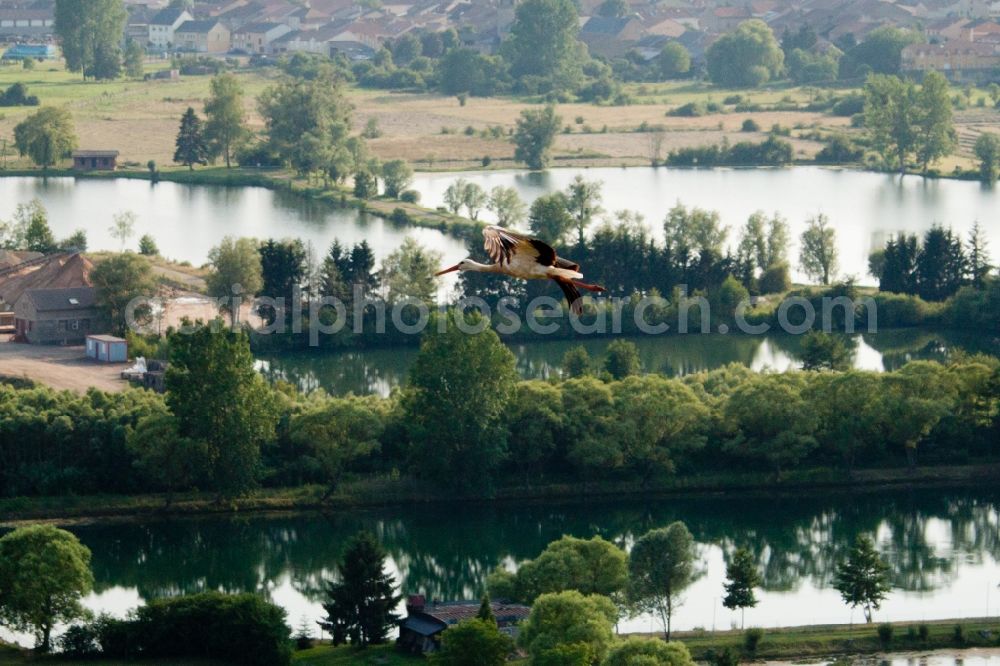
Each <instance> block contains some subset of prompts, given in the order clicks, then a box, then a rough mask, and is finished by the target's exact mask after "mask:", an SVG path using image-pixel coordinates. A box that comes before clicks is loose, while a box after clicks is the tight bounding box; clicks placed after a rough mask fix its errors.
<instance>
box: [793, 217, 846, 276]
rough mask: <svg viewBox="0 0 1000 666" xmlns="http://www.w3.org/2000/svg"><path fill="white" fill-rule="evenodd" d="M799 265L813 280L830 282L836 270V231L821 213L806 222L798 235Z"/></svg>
mask: <svg viewBox="0 0 1000 666" xmlns="http://www.w3.org/2000/svg"><path fill="white" fill-rule="evenodd" d="M800 244H801V247H800V249H799V266H800V267H801V268H802V270H803V272H805V274H806V275H808V276H809V277H810V278H812V279H813V280H818V281H819V282H821V283H822V284H830V279H831V278H832V277H833V276H834V274H836V272H837V232H836V230H835V229H834V228H833V227H831V226H829V221H828V220H827V217H826V215H823V214H822V213H821V214H819V215H817V216H816V217H814V218H812V219H810V220H809V221H808V222H807V223H806V230H805V231H803V232H802V236H801V237H800Z"/></svg>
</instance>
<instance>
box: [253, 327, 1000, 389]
mask: <svg viewBox="0 0 1000 666" xmlns="http://www.w3.org/2000/svg"><path fill="white" fill-rule="evenodd" d="M629 339H630V340H631V341H632V342H634V343H635V344H636V346H637V347H638V348H639V356H640V358H641V360H642V367H643V369H644V370H645V371H647V372H662V373H665V374H667V375H670V376H672V377H676V376H683V375H687V374H691V373H694V372H702V371H706V370H713V369H715V368H719V367H722V366H724V365H727V364H729V363H740V364H742V365H745V366H747V367H749V368H753V369H754V370H765V369H772V370H779V371H781V370H788V369H793V368H798V367H801V359H800V353H801V348H800V345H801V338H800V337H798V336H793V335H761V336H757V335H718V334H712V335H669V336H660V337H636V338H629ZM610 341H611V338H584V339H581V340H558V341H556V340H554V341H551V342H530V343H519V344H512V345H511V350H512V351H513V352H514V354H515V356H516V357H517V366H518V370H519V371H520V373H521V376H522V377H525V378H538V379H545V378H548V377H552V376H556V375H558V372H559V368H560V366H561V364H562V357H563V354H565V353H566V351H567V350H568V349H570V348H571V347H574V346H576V345H579V344H582V345H583V346H584V347H585V348H586V349H587V351H588V352H589V353H590V355H591V357H593V358H595V359H597V360H598V361H600V358H601V357H602V356H603V354H604V350H605V348H606V347H607V345H608V343H609V342H610ZM854 341H855V342H856V345H857V346H856V351H855V354H854V359H853V362H854V367H856V368H859V369H865V370H876V371H884V370H893V369H896V368H898V367H900V366H901V365H903V364H904V363H906V362H907V361H910V360H913V359H932V360H944V359H946V358H947V357H948V355H949V354H951V353H953V352H954V351H957V350H965V351H969V352H987V353H991V354H1000V340H997V339H993V338H989V337H986V336H974V335H962V334H958V333H953V332H929V331H920V330H916V329H898V330H889V331H882V332H880V333H877V334H866V335H863V336H862V335H856V336H854ZM416 355H417V349H416V348H395V349H371V350H365V351H350V352H332V353H331V352H301V353H291V354H281V355H270V356H263V357H261V359H260V361H261V363H260V367H261V369H262V370H263V372H264V374H265V375H266V376H268V377H269V378H271V379H274V380H277V379H284V380H286V381H290V382H292V383H294V384H296V385H298V386H299V387H300V388H301V389H303V390H306V391H309V390H312V389H316V388H323V389H324V390H326V391H327V392H328V393H335V394H337V393H347V392H353V393H357V394H366V393H377V394H381V395H388V394H389V392H390V391H391V390H392V389H393V388H395V387H397V386H399V385H400V384H402V383H404V382H405V381H406V373H407V371H408V370H409V368H410V365H411V364H412V363H413V361H414V359H415V358H416Z"/></svg>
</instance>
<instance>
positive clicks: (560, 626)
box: [517, 590, 618, 664]
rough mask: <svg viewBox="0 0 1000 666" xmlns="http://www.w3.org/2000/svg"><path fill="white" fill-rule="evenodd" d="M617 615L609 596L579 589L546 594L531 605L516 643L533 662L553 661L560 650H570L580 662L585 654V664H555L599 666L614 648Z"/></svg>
mask: <svg viewBox="0 0 1000 666" xmlns="http://www.w3.org/2000/svg"><path fill="white" fill-rule="evenodd" d="M617 616H618V611H617V609H615V606H614V604H613V603H611V600H609V599H608V598H607V597H602V596H599V595H596V594H593V595H590V596H584V595H583V594H580V593H579V592H577V591H576V590H568V591H565V592H555V593H551V594H543V595H542V596H540V597H538V599H536V600H535V603H534V604H532V606H531V614H530V615H529V616H528V619H527V620H525V621H524V623H523V624H522V625H521V627H520V631H519V632H518V637H517V641H518V644H519V645H520V646H521V647H523V648H524V649H525V650H526V651H527V652H528V654H529V655H531V657H532V659H533V660H539V661H541V660H544V659H546V658H547V657H548V658H552V657H553V656H554V655H553V653H558V652H560V651H562V652H563V653H564V654H565V649H566V648H570V649H571V650H572V652H573V653H575V654H576V655H578V656H577V658H578V659H579V655H585V658H586V661H583V662H579V661H570V662H556V661H553V662H552V663H573V664H576V663H598V662H600V661H601V660H602V659H603V658H604V657H605V655H606V654H607V652H608V649H609V648H610V647H611V644H612V633H611V632H612V626H613V624H614V622H615V620H616V619H617ZM543 663H544V662H543Z"/></svg>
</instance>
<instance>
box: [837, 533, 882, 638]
mask: <svg viewBox="0 0 1000 666" xmlns="http://www.w3.org/2000/svg"><path fill="white" fill-rule="evenodd" d="M833 586H834V587H835V588H836V589H837V591H838V592H840V596H841V597H842V598H843V599H844V603H846V604H848V605H849V606H851V607H852V608H856V607H858V606H861V607H862V609H863V610H864V614H865V622H867V623H869V624H870V623H871V621H872V612H873V611H877V610H878V609H879V608H880V607H881V606H882V602H883V601H884V600H885V598H886V597H887V596H889V591H890V590H891V589H892V585H891V584H890V582H889V565H888V564H886V562H885V560H883V559H882V558H881V557H880V556H879V554H878V551H877V550H875V542H874V541H872V539H871V537H869V536H866V535H864V534H859V535H858V538H857V540H856V541H855V543H854V548H852V549H851V552H850V555H848V557H847V560H846V561H845V562H843V563H842V564H841V565H840V566H839V567H838V568H837V576H836V579H835V581H834V584H833Z"/></svg>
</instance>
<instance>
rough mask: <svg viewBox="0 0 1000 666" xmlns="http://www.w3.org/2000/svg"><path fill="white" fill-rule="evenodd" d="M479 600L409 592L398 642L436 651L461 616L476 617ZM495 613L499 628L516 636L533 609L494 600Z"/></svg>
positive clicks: (414, 649) (401, 645)
mask: <svg viewBox="0 0 1000 666" xmlns="http://www.w3.org/2000/svg"><path fill="white" fill-rule="evenodd" d="M479 603H480V602H478V601H447V602H436V601H435V602H431V603H429V604H428V603H427V602H426V600H425V598H424V596H423V595H422V594H414V595H410V597H409V598H408V599H407V600H406V617H405V618H404V619H403V620H402V621H400V623H399V638H398V639H396V645H397V646H398V647H399V648H400V649H401V650H405V651H406V652H410V653H413V654H425V653H428V652H435V651H437V649H438V648H439V647H440V645H441V634H442V633H443V632H444V631H445V630H446V629H447V628H448V627H450V626H453V625H456V624H458V623H459V622H461V621H462V620H468V619H471V618H474V617H476V614H477V613H478V612H479ZM490 605H491V607H492V608H493V615H494V617H495V618H496V621H497V627H499V628H500V631H502V632H504V633H505V634H508V635H510V636H516V633H517V623H518V622H521V621H522V620H524V619H525V618H527V617H528V614H529V613H530V612H531V609H530V608H529V607H527V606H523V605H521V604H507V603H503V602H499V601H494V602H492V603H491V604H490Z"/></svg>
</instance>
